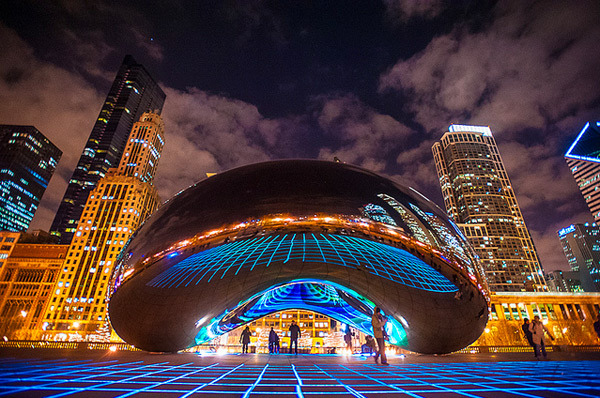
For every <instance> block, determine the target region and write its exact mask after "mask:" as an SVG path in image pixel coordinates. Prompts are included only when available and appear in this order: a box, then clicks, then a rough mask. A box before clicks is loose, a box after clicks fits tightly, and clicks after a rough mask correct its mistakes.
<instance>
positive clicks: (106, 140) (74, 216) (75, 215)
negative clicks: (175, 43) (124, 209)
mask: <svg viewBox="0 0 600 398" xmlns="http://www.w3.org/2000/svg"><path fill="white" fill-rule="evenodd" d="M165 97H166V96H165V93H164V92H163V91H162V90H161V88H160V87H159V86H158V84H157V83H156V82H155V81H154V79H152V77H151V76H150V74H149V73H148V72H147V71H146V69H145V68H144V67H143V66H142V65H140V64H138V63H137V62H136V61H135V60H134V59H133V57H132V56H130V55H127V56H126V57H125V59H124V60H123V63H122V65H121V67H120V68H119V71H118V72H117V77H116V78H115V80H114V82H113V84H112V87H111V88H110V91H109V92H108V96H107V97H106V100H105V101H104V104H103V106H102V110H101V111H100V115H98V119H97V120H96V124H95V125H94V128H93V129H92V132H91V134H90V137H89V139H88V141H87V143H86V144H85V148H84V149H83V153H82V154H81V157H80V158H79V163H77V167H76V168H75V171H74V172H73V176H72V177H71V179H70V180H69V185H68V187H67V191H66V193H65V196H64V197H63V200H62V202H61V203H60V206H59V208H58V211H57V213H56V217H55V218H54V222H53V223H52V227H51V228H50V232H51V233H52V234H54V235H58V236H59V237H60V243H63V244H68V243H70V242H71V240H72V239H73V234H74V232H75V229H76V227H77V222H78V221H79V218H80V217H81V214H82V212H83V207H84V205H85V203H86V201H87V198H88V196H89V194H90V192H91V191H92V190H93V189H94V188H95V187H96V184H97V183H98V181H99V180H100V179H101V178H102V177H104V176H105V175H106V172H107V171H108V169H109V168H111V167H117V165H118V164H119V160H120V159H121V155H122V154H123V150H124V148H125V144H126V142H127V137H128V136H129V133H130V131H131V128H132V126H133V123H134V122H136V121H138V120H139V119H140V117H141V116H142V114H143V113H144V112H148V111H151V112H155V113H157V114H160V112H161V111H162V107H163V104H164V102H165Z"/></svg>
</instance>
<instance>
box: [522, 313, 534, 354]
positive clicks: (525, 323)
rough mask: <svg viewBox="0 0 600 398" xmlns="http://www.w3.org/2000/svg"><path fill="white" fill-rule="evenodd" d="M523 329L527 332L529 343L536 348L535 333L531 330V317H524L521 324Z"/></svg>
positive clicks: (526, 336)
mask: <svg viewBox="0 0 600 398" xmlns="http://www.w3.org/2000/svg"><path fill="white" fill-rule="evenodd" d="M521 330H523V333H524V334H525V338H526V339H527V342H528V343H529V345H530V346H532V347H533V348H535V344H534V343H533V333H531V332H530V331H529V319H528V318H524V319H523V324H522V325H521Z"/></svg>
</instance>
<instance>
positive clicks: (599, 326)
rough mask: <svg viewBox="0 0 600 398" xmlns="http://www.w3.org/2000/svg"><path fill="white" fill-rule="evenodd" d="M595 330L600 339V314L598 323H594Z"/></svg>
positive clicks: (599, 314)
mask: <svg viewBox="0 0 600 398" xmlns="http://www.w3.org/2000/svg"><path fill="white" fill-rule="evenodd" d="M594 330H595V331H596V334H597V335H598V338H599V339H600V312H599V313H598V319H596V322H594Z"/></svg>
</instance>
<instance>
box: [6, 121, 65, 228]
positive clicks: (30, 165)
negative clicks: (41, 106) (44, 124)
mask: <svg viewBox="0 0 600 398" xmlns="http://www.w3.org/2000/svg"><path fill="white" fill-rule="evenodd" d="M61 156H62V151H61V150H60V149H58V148H57V147H56V146H55V145H54V144H53V143H52V142H50V140H48V139H47V138H46V137H45V136H44V135H43V134H42V133H40V131H39V130H38V129H36V128H35V127H33V126H12V125H0V231H13V232H19V231H25V230H27V228H28V227H29V223H30V222H31V220H32V219H33V216H34V214H35V211H36V210H37V208H38V205H39V204H40V200H41V199H42V195H44V192H45V191H46V188H47V187H48V183H49V182H50V178H51V177H52V174H53V173H54V170H55V169H56V165H57V164H58V161H59V160H60V157H61Z"/></svg>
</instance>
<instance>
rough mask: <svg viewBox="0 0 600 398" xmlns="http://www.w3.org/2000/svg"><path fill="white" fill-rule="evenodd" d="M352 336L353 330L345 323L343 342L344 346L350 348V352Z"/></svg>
mask: <svg viewBox="0 0 600 398" xmlns="http://www.w3.org/2000/svg"><path fill="white" fill-rule="evenodd" d="M353 336H354V332H353V331H352V330H351V329H350V326H348V325H346V334H344V342H345V343H346V348H347V349H348V350H350V353H352V337H353Z"/></svg>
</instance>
